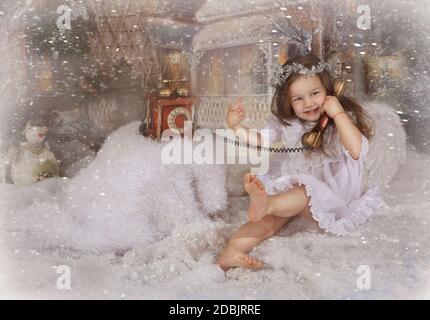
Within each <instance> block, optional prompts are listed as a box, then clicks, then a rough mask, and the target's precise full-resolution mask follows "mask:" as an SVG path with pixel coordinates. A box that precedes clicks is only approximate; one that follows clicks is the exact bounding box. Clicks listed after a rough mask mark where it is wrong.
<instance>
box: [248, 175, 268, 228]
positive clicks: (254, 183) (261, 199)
mask: <svg viewBox="0 0 430 320" xmlns="http://www.w3.org/2000/svg"><path fill="white" fill-rule="evenodd" d="M244 185H245V190H246V192H248V194H249V197H250V199H251V200H250V203H249V208H248V219H249V221H251V222H258V221H260V220H261V219H263V218H264V216H265V215H266V214H267V212H266V211H267V210H266V209H267V202H268V198H269V197H268V194H267V192H266V191H265V190H264V185H263V183H262V182H261V181H260V180H258V179H257V177H256V176H253V175H251V174H249V173H247V174H245V177H244Z"/></svg>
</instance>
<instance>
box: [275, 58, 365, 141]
mask: <svg viewBox="0 0 430 320" xmlns="http://www.w3.org/2000/svg"><path fill="white" fill-rule="evenodd" d="M293 63H299V64H301V65H303V66H305V67H306V68H308V69H311V68H312V66H317V65H318V63H320V59H319V58H318V57H316V56H315V55H313V54H306V55H301V56H297V57H295V58H291V59H289V60H288V61H287V62H286V63H285V64H284V66H288V65H291V64H293ZM316 75H317V76H318V78H319V79H320V80H321V83H322V85H323V86H324V88H325V89H326V91H327V95H330V96H332V95H334V88H333V81H332V79H331V77H330V74H329V72H328V71H327V70H324V71H323V72H321V73H317V74H316ZM300 76H302V75H300V74H298V73H293V74H292V75H291V76H289V77H288V79H287V81H285V82H284V83H283V84H282V85H280V86H278V87H277V88H276V91H275V94H274V96H273V99H272V104H271V111H272V113H273V114H274V115H275V116H276V117H277V118H278V119H279V121H280V122H281V123H282V124H283V125H286V126H289V125H290V123H289V122H288V121H289V120H292V119H293V118H297V116H296V114H295V113H294V110H293V108H292V107H291V103H290V97H289V89H290V85H291V84H292V83H293V82H294V81H295V80H297V79H298V78H299V77H300ZM338 99H339V102H340V104H341V105H342V107H343V109H344V110H345V111H351V112H352V114H353V116H354V118H355V119H353V121H354V122H355V125H356V127H357V129H358V130H360V132H361V133H362V134H363V135H364V136H365V137H366V138H368V139H369V138H371V137H372V136H373V121H372V120H371V118H370V117H369V116H368V115H367V114H366V112H365V111H364V109H363V107H362V106H360V105H359V104H358V103H357V102H356V101H355V100H354V99H352V98H350V97H346V96H343V95H342V96H340V97H338ZM328 125H333V121H332V120H331V119H330V121H329V123H328Z"/></svg>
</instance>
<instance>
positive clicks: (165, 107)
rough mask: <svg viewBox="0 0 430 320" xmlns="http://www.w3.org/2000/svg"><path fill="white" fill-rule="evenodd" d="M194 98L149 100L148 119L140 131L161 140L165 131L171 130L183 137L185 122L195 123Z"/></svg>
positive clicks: (146, 118)
mask: <svg viewBox="0 0 430 320" xmlns="http://www.w3.org/2000/svg"><path fill="white" fill-rule="evenodd" d="M194 101H195V99H194V98H184V97H177V98H176V97H175V98H162V97H155V96H151V97H149V98H148V109H147V113H146V117H145V119H144V121H143V122H142V124H141V126H140V128H139V131H140V133H141V134H142V135H144V136H145V137H148V136H149V137H151V138H153V139H156V140H160V139H161V135H162V133H163V131H164V130H166V129H171V130H173V131H174V132H176V133H178V134H180V135H181V136H183V134H184V124H185V121H193V103H194Z"/></svg>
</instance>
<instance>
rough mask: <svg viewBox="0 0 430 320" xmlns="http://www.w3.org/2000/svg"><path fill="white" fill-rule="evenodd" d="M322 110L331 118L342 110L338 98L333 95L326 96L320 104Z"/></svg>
mask: <svg viewBox="0 0 430 320" xmlns="http://www.w3.org/2000/svg"><path fill="white" fill-rule="evenodd" d="M322 111H324V112H325V113H327V115H328V116H329V117H330V118H333V117H334V116H335V115H336V114H338V113H339V112H342V111H344V110H343V107H342V105H341V104H340V102H339V100H338V99H337V98H336V97H334V96H327V97H326V98H325V101H324V103H323V106H322Z"/></svg>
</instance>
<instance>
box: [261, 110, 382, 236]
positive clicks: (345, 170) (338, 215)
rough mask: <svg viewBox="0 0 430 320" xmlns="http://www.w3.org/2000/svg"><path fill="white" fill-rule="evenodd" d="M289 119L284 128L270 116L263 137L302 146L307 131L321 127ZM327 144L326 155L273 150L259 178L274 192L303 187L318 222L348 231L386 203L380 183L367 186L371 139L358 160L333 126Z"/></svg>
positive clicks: (336, 231) (340, 231)
mask: <svg viewBox="0 0 430 320" xmlns="http://www.w3.org/2000/svg"><path fill="white" fill-rule="evenodd" d="M349 115H350V116H351V117H352V114H349ZM290 123H291V125H290V126H283V125H282V124H281V123H280V122H279V121H278V119H277V118H276V117H274V116H272V115H271V116H270V117H269V118H268V120H267V125H266V129H268V130H267V131H268V132H267V133H268V134H264V133H263V137H262V138H263V139H267V140H268V141H269V144H270V145H273V144H274V143H276V142H279V141H282V142H283V143H284V145H285V146H287V147H300V146H301V137H302V135H303V134H304V133H305V132H307V131H309V130H310V129H311V128H313V127H314V126H315V125H316V123H315V122H307V123H305V122H303V121H301V120H299V119H295V120H292V121H290ZM267 140H266V141H267ZM323 145H324V150H325V152H324V153H323V152H321V151H313V152H307V151H306V152H298V153H288V154H271V156H270V167H269V171H268V173H267V174H265V175H262V176H259V178H260V179H261V180H262V182H263V183H264V185H265V187H266V190H267V192H268V193H269V194H279V193H281V192H285V191H287V190H289V189H290V188H292V187H293V186H294V185H304V186H305V190H306V194H307V196H308V197H309V198H310V200H309V206H310V211H311V213H312V216H313V218H314V219H315V220H316V221H317V222H318V224H319V226H320V227H321V228H322V229H324V230H325V231H328V232H331V233H334V234H337V235H344V234H347V233H349V232H351V231H354V230H355V229H357V227H358V226H359V225H360V224H362V223H364V222H365V221H366V220H367V219H368V218H369V216H371V215H372V213H373V212H374V210H376V209H379V208H380V207H382V206H384V205H385V203H384V201H383V200H382V197H381V193H380V189H379V187H378V186H377V185H372V186H367V185H366V179H365V177H366V168H365V158H366V155H367V153H368V151H369V142H368V140H367V138H366V137H365V136H363V135H362V136H361V152H360V155H359V158H358V159H357V160H355V159H353V158H352V157H351V155H350V154H349V152H348V150H346V149H345V147H344V146H343V145H342V144H341V143H340V137H339V135H338V133H337V130H336V128H335V127H334V126H329V127H328V128H327V129H326V131H325V133H324V139H323Z"/></svg>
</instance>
